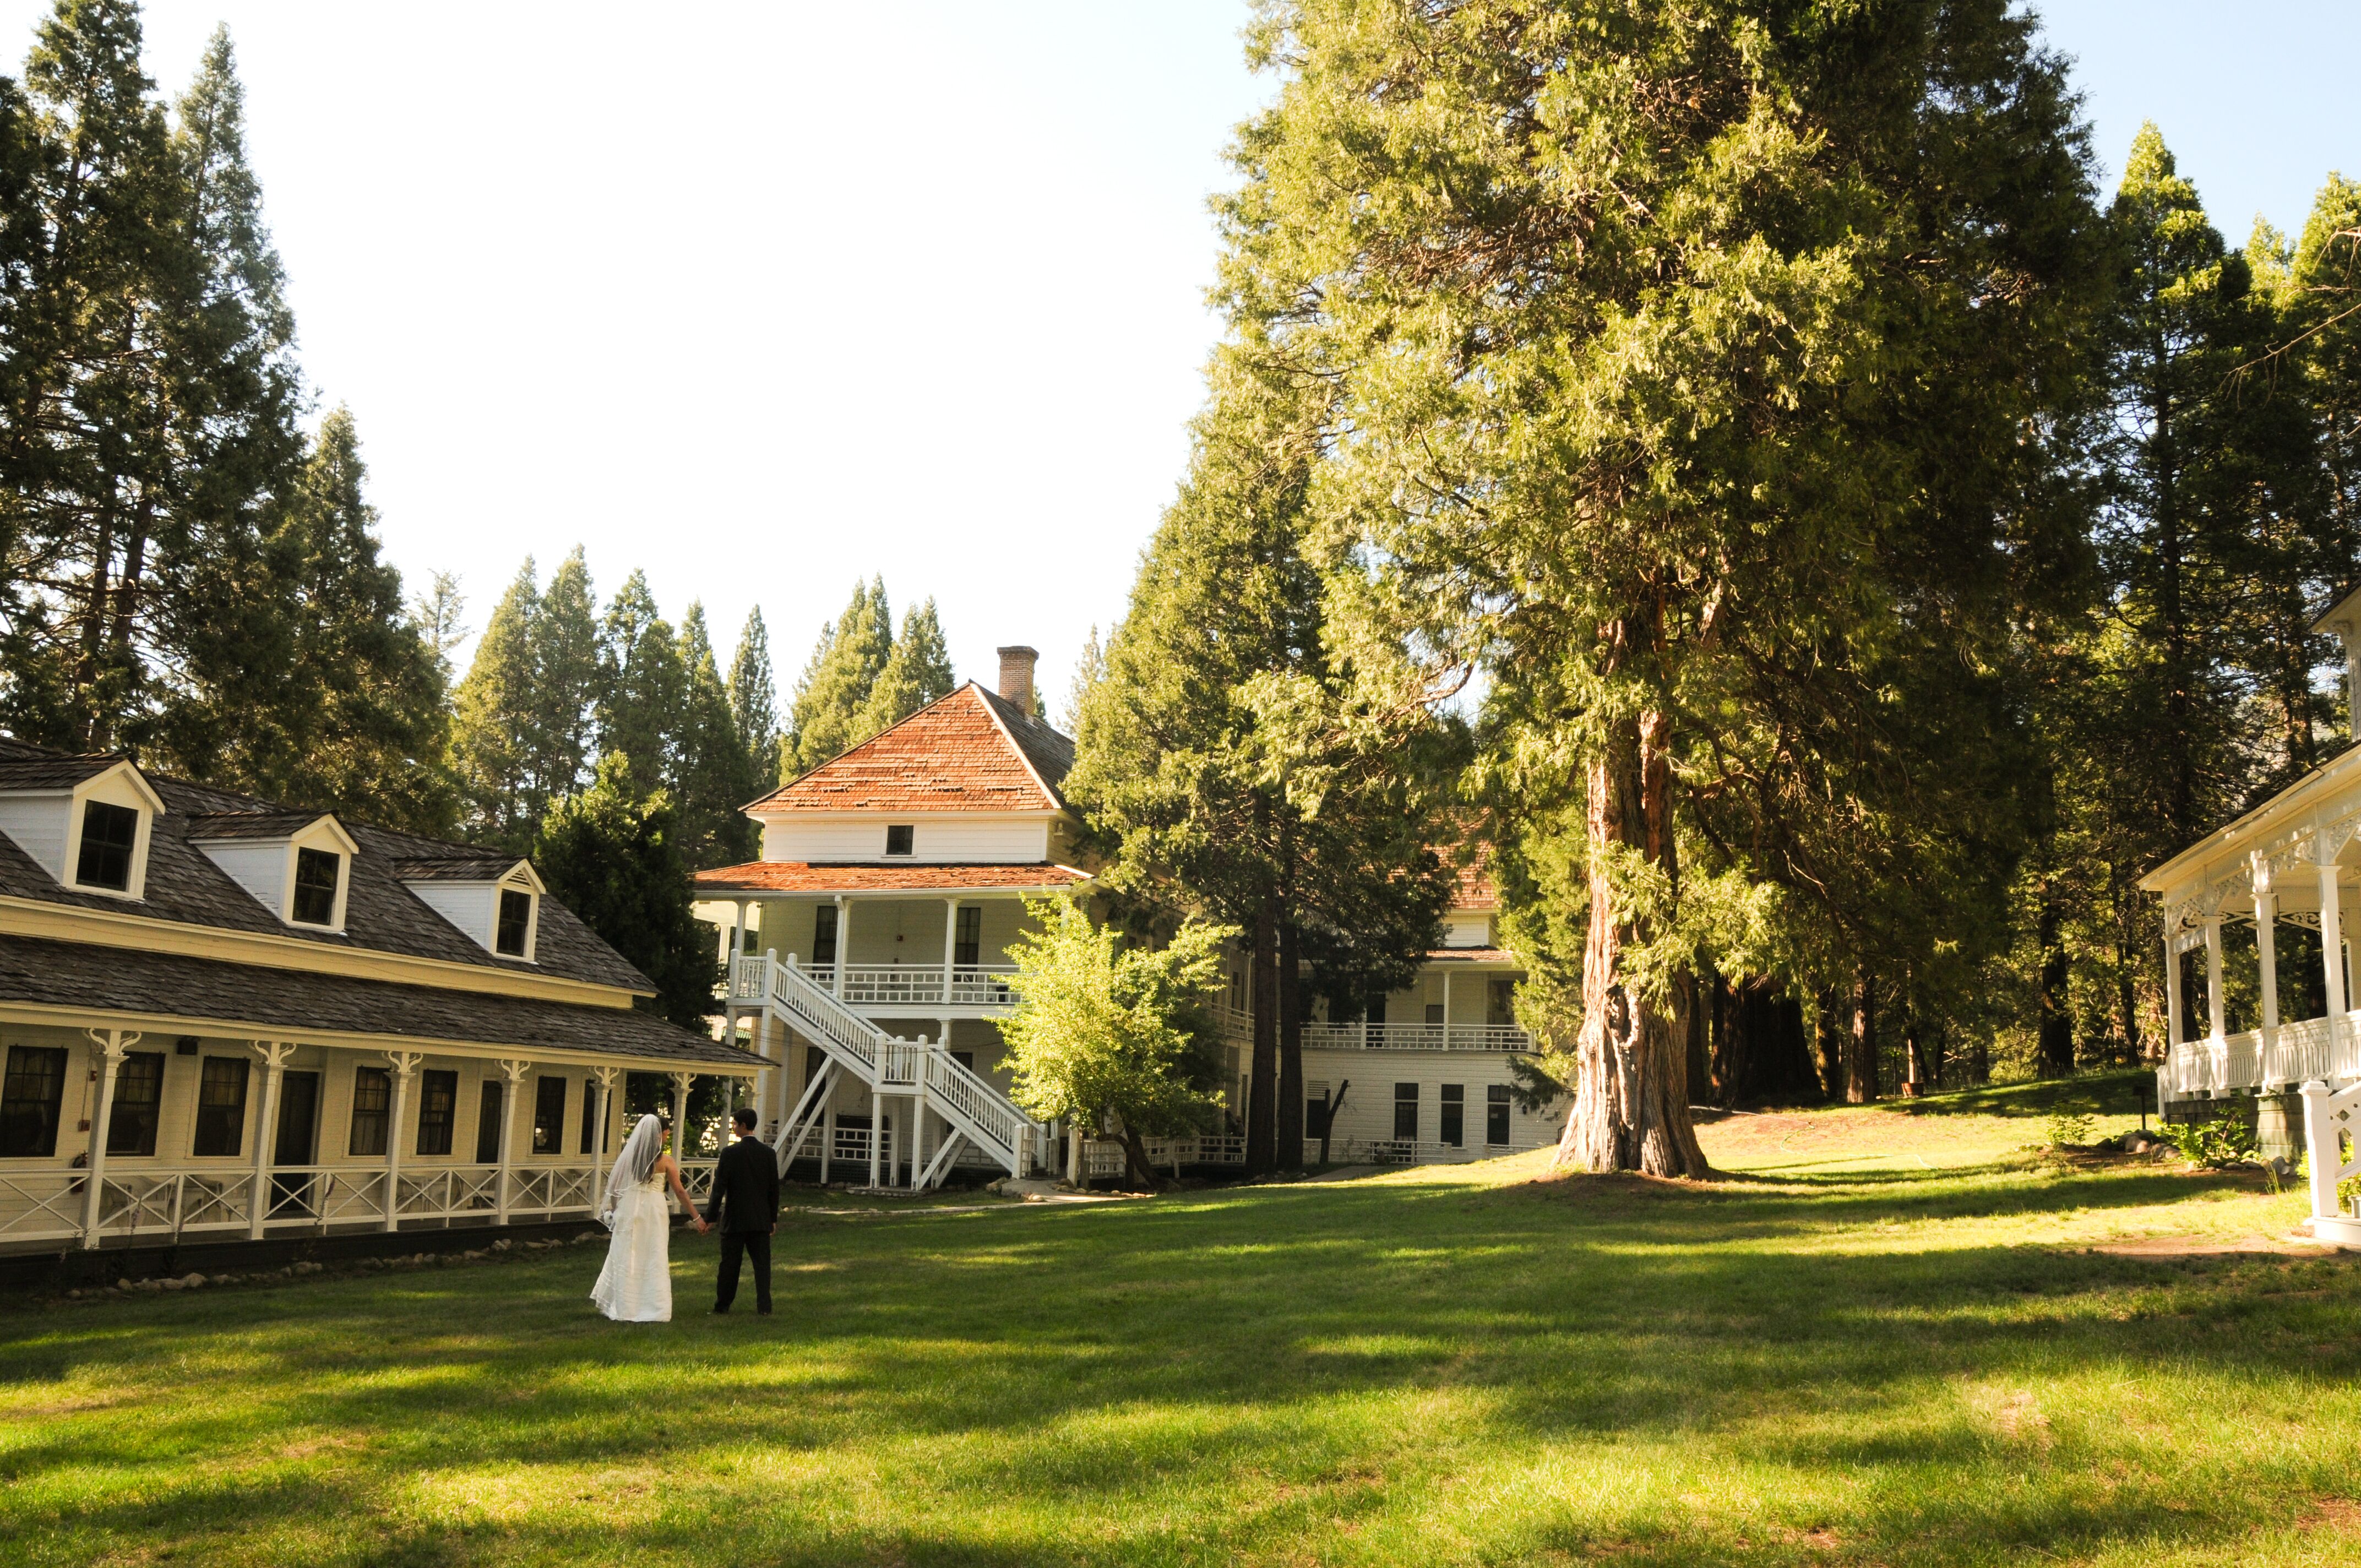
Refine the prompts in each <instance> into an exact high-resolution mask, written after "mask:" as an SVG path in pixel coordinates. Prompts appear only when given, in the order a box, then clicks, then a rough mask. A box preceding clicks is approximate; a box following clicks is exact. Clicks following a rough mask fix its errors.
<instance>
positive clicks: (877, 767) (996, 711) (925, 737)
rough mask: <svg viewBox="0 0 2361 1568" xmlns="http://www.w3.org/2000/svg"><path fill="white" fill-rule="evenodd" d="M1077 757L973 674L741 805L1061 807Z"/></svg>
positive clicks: (761, 809)
mask: <svg viewBox="0 0 2361 1568" xmlns="http://www.w3.org/2000/svg"><path fill="white" fill-rule="evenodd" d="M1073 762H1074V743H1073V742H1072V741H1071V740H1068V739H1067V738H1066V737H1065V736H1063V735H1060V734H1059V733H1058V731H1056V730H1055V729H1050V728H1049V726H1048V725H1047V724H1044V723H1042V722H1041V721H1040V720H1039V719H1038V718H1034V717H1033V716H1032V715H1030V714H1028V713H1026V712H1024V711H1023V710H1021V709H1019V708H1018V707H1016V705H1015V704H1013V703H1010V702H1008V701H1006V700H1005V699H1003V698H1001V697H998V696H994V695H993V694H992V693H991V692H988V691H986V690H984V689H983V687H982V686H980V685H976V684H975V683H974V682H973V681H970V682H969V683H968V684H967V685H963V686H961V687H960V688H959V690H957V691H955V692H953V693H951V694H950V696H947V697H943V698H941V699H939V700H938V701H936V702H931V703H928V705H927V706H926V707H922V708H920V709H919V710H918V711H917V712H916V713H914V714H912V715H911V716H910V717H909V718H906V719H904V720H902V722H901V723H899V724H896V725H895V726H894V728H892V729H888V730H886V731H885V732H884V733H883V734H881V735H877V736H874V737H873V738H871V739H870V740H864V741H862V743H861V744H860V745H858V746H855V747H854V748H853V749H852V750H851V751H847V752H845V753H844V754H843V755H842V756H840V757H838V758H835V759H834V760H832V761H829V762H822V763H821V764H820V765H819V766H818V767H816V768H814V769H813V770H812V771H811V772H809V773H806V774H804V775H803V777H801V778H799V779H796V781H795V782H794V783H792V784H785V785H783V786H781V787H780V788H778V789H776V790H774V791H773V792H772V793H771V794H769V795H764V796H763V798H762V799H760V800H758V801H756V802H754V804H753V805H752V806H748V807H747V808H746V810H747V812H748V813H749V814H750V815H753V816H762V817H768V816H772V815H774V814H778V813H785V812H790V811H912V812H917V811H1060V810H1063V809H1064V808H1065V804H1066V803H1065V800H1064V798H1063V797H1062V796H1061V795H1059V793H1058V785H1059V784H1060V781H1062V780H1063V779H1064V778H1065V776H1066V770H1067V769H1068V768H1070V767H1071V766H1072V765H1073ZM703 874H705V875H712V874H714V873H712V872H706V873H703Z"/></svg>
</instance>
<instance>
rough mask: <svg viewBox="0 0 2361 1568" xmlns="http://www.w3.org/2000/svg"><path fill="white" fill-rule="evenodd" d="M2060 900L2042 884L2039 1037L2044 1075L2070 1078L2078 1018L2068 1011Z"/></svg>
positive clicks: (2046, 1076) (2039, 926)
mask: <svg viewBox="0 0 2361 1568" xmlns="http://www.w3.org/2000/svg"><path fill="white" fill-rule="evenodd" d="M2059 903H2060V900H2059V896H2058V894H2057V892H2056V890H2055V889H2053V888H2052V887H2051V886H2050V884H2049V883H2047V882H2044V883H2042V884H2041V914H2040V917H2039V919H2038V921H2037V931H2038V933H2039V939H2040V944H2041V1023H2040V1032H2039V1035H2038V1036H2037V1038H2038V1041H2039V1056H2040V1065H2041V1076H2042V1077H2044V1078H2070V1077H2071V1076H2072V1075H2073V1072H2074V1019H2073V1015H2072V1014H2070V1012H2069V1011H2068V1010H2067V995H2066V983H2067V974H2068V970H2067V963H2066V941H2065V938H2064V936H2063V934H2062V932H2061V929H2060V927H2062V926H2063V925H2064V919H2063V912H2062V911H2061V910H2060V909H2059Z"/></svg>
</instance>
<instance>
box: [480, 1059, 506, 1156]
mask: <svg viewBox="0 0 2361 1568" xmlns="http://www.w3.org/2000/svg"><path fill="white" fill-rule="evenodd" d="M500 1087H501V1086H500V1084H499V1083H498V1082H497V1081H495V1080H492V1079H489V1078H488V1079H486V1080H484V1102H483V1104H482V1105H481V1106H480V1107H478V1110H477V1112H476V1163H477V1164H478V1165H498V1164H499V1163H500V1100H501V1093H500Z"/></svg>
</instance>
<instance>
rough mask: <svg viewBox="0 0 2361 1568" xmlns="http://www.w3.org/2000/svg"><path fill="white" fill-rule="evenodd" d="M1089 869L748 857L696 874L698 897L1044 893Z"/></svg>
mask: <svg viewBox="0 0 2361 1568" xmlns="http://www.w3.org/2000/svg"><path fill="white" fill-rule="evenodd" d="M1091 880H1092V879H1091V873H1090V872H1086V871H1081V870H1078V869H1077V868H1075V867H1073V866H1061V865H1057V864H1054V863H1052V862H1050V861H1033V862H1030V863H1027V864H1020V865H960V866H922V865H909V866H881V865H878V864H876V863H875V862H874V861H859V862H852V861H847V862H843V863H830V862H828V861H748V862H746V863H745V864H744V865H739V866H722V867H720V868H719V869H718V870H715V871H709V872H697V896H698V897H700V898H724V897H728V896H729V895H730V894H740V893H746V894H756V893H796V894H832V893H1034V892H1039V893H1049V892H1054V891H1057V890H1059V889H1061V888H1070V887H1079V886H1080V885H1082V883H1087V882H1089V881H1091Z"/></svg>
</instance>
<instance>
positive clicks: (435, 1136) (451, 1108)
mask: <svg viewBox="0 0 2361 1568" xmlns="http://www.w3.org/2000/svg"><path fill="white" fill-rule="evenodd" d="M458 1113H459V1075H458V1074H457V1073H456V1072H422V1073H420V1074H419V1075H418V1152H419V1153H420V1154H423V1155H429V1154H449V1153H450V1152H451V1124H452V1123H453V1122H455V1121H456V1120H457V1119H458Z"/></svg>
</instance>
